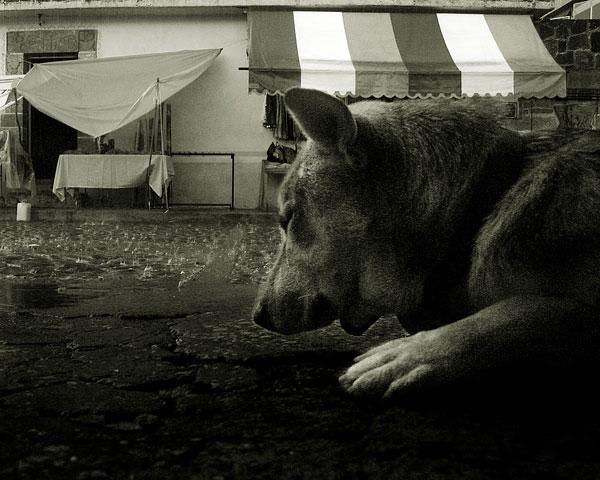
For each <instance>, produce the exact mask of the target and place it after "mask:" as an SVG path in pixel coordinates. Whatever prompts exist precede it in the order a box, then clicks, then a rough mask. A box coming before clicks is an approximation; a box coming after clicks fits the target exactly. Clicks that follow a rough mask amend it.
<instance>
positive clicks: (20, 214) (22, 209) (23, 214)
mask: <svg viewBox="0 0 600 480" xmlns="http://www.w3.org/2000/svg"><path fill="white" fill-rule="evenodd" d="M29 220H31V203H26V202H19V203H17V221H18V222H28V221H29Z"/></svg>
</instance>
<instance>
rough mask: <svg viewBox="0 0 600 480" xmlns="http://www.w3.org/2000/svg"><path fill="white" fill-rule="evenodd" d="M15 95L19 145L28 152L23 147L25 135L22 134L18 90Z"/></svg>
mask: <svg viewBox="0 0 600 480" xmlns="http://www.w3.org/2000/svg"><path fill="white" fill-rule="evenodd" d="M13 93H14V95H15V122H16V124H17V130H18V132H19V143H20V144H21V147H23V150H25V151H26V149H25V147H24V146H23V134H22V132H21V122H19V108H18V107H19V103H18V102H19V99H18V97H17V89H16V88H13Z"/></svg>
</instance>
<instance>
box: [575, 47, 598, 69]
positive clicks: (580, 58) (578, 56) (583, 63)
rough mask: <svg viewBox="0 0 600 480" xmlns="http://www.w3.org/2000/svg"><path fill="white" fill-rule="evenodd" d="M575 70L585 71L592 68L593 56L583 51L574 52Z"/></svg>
mask: <svg viewBox="0 0 600 480" xmlns="http://www.w3.org/2000/svg"><path fill="white" fill-rule="evenodd" d="M575 68H578V69H582V70H587V69H592V68H594V54H593V53H592V52H589V51H585V50H578V51H576V52H575Z"/></svg>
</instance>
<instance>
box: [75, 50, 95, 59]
mask: <svg viewBox="0 0 600 480" xmlns="http://www.w3.org/2000/svg"><path fill="white" fill-rule="evenodd" d="M96 57H97V54H96V52H82V51H80V52H79V53H78V54H77V58H78V59H79V60H92V59H94V58H96Z"/></svg>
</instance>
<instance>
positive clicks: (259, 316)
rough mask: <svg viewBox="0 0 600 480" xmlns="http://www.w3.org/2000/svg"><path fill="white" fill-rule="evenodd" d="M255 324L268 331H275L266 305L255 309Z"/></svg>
mask: <svg viewBox="0 0 600 480" xmlns="http://www.w3.org/2000/svg"><path fill="white" fill-rule="evenodd" d="M253 318H254V323H256V324H257V325H259V326H261V327H263V328H266V329H267V330H273V323H272V321H271V315H270V314H269V309H268V308H267V306H266V305H264V304H262V303H259V304H258V305H257V306H256V308H255V309H254V313H253Z"/></svg>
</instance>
